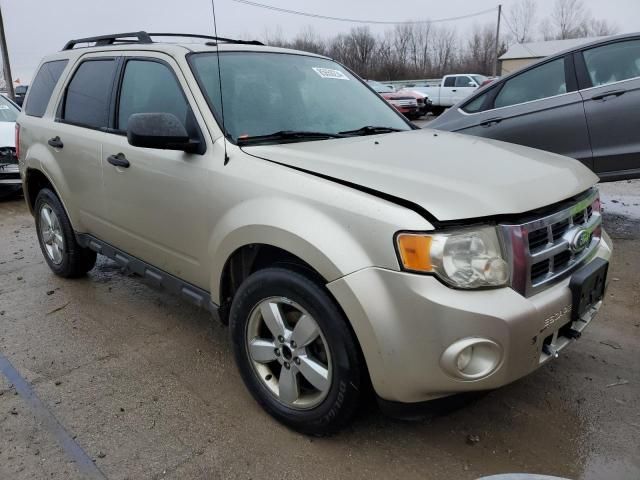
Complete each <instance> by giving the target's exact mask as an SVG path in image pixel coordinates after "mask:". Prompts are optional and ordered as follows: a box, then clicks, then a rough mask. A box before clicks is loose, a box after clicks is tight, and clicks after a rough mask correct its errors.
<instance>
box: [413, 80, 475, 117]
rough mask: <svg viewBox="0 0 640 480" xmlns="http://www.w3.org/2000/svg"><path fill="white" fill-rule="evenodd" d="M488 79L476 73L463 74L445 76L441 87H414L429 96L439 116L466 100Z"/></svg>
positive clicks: (434, 110) (433, 109)
mask: <svg viewBox="0 0 640 480" xmlns="http://www.w3.org/2000/svg"><path fill="white" fill-rule="evenodd" d="M486 79H487V77H485V76H484V75H478V74H475V73H461V74H458V75H445V76H444V77H443V78H442V80H441V81H440V85H438V86H435V87H413V88H412V90H416V91H418V92H420V93H423V94H425V95H427V96H428V97H429V98H430V99H431V102H432V104H433V108H432V111H433V112H434V113H435V114H436V115H438V114H440V113H442V112H444V110H445V109H446V108H449V107H451V106H453V105H455V104H456V103H458V102H460V101H462V100H464V99H465V98H467V97H468V96H469V95H471V94H472V93H473V92H474V91H476V89H477V88H478V87H479V86H480V85H482V83H483V82H484V81H485V80H486Z"/></svg>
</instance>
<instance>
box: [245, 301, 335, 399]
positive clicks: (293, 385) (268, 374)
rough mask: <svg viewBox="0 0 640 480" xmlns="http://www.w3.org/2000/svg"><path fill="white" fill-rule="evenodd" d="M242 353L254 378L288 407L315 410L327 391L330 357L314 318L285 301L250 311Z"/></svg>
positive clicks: (297, 306)
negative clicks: (244, 351) (252, 371)
mask: <svg viewBox="0 0 640 480" xmlns="http://www.w3.org/2000/svg"><path fill="white" fill-rule="evenodd" d="M246 342H247V345H246V347H247V353H248V355H249V359H250V360H251V363H252V365H253V369H254V372H255V374H256V375H257V376H258V378H259V379H260V381H261V382H262V384H263V385H264V386H265V387H266V388H267V389H268V390H269V392H271V394H272V395H273V396H274V397H275V398H276V399H277V400H278V401H279V402H280V403H282V404H283V405H285V406H286V407H289V408H293V409H298V410H306V409H310V408H314V407H315V406H317V405H319V404H320V403H321V402H322V401H323V400H324V399H325V397H326V396H327V394H328V393H329V389H330V386H331V356H330V352H329V347H328V344H327V341H326V339H325V337H324V335H323V334H322V332H321V330H320V327H319V326H318V323H317V322H316V321H315V319H314V318H313V317H312V316H311V315H310V314H309V313H308V312H307V311H305V309H304V308H302V307H301V306H300V305H298V304H297V303H295V302H293V301H292V300H289V299H287V298H285V297H271V298H267V299H265V300H263V301H261V302H260V303H259V304H258V305H256V306H255V307H254V309H253V310H252V312H251V315H250V317H249V322H248V323H247V332H246Z"/></svg>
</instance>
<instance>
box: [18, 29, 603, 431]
mask: <svg viewBox="0 0 640 480" xmlns="http://www.w3.org/2000/svg"><path fill="white" fill-rule="evenodd" d="M176 37H194V36H193V35H178V34H172V35H168V34H149V33H146V32H135V33H127V34H120V35H108V36H102V37H92V38H85V39H80V40H74V41H70V42H69V43H68V44H67V45H66V46H65V48H64V49H63V50H62V51H61V52H59V53H56V54H54V55H51V56H49V57H47V58H45V59H44V60H43V62H42V64H41V65H40V67H39V70H38V73H37V75H36V77H35V80H34V81H33V83H32V85H31V87H30V88H29V91H28V93H27V97H26V100H25V108H24V110H23V112H22V113H21V114H20V116H19V118H18V122H17V143H16V147H17V150H18V151H17V155H18V158H19V164H20V173H21V177H22V179H23V182H24V190H25V197H26V201H27V203H28V205H29V208H30V209H31V211H32V212H33V214H34V217H35V220H36V226H37V233H38V239H39V242H40V246H41V247H42V252H43V254H44V258H45V259H46V261H47V263H48V264H49V266H50V267H51V269H52V270H53V272H54V273H56V274H57V275H60V276H62V277H76V276H80V275H84V274H86V273H87V272H88V271H89V270H91V269H92V267H93V266H94V264H95V260H96V254H102V255H105V256H107V257H110V258H111V259H113V260H114V261H115V262H117V263H118V264H119V265H121V266H122V267H125V268H127V269H128V270H129V271H131V272H134V273H136V274H139V275H140V276H142V277H145V278H146V279H147V280H148V282H150V283H152V284H155V285H157V286H159V287H162V288H165V289H166V290H168V291H170V292H173V293H175V294H177V295H179V296H181V297H182V298H184V299H186V300H189V301H191V302H193V303H195V304H197V305H199V306H201V307H204V308H207V309H209V310H211V311H212V312H214V313H215V314H216V315H217V316H218V317H219V318H220V319H221V320H222V321H223V322H225V323H227V322H228V324H229V326H230V336H231V341H232V344H233V349H234V352H235V357H236V361H237V364H238V367H239V369H240V372H241V374H242V378H243V380H244V381H245V383H246V385H247V387H248V389H249V391H250V392H251V393H252V394H253V396H254V397H255V398H256V400H257V401H258V402H259V403H260V404H261V405H262V406H263V407H264V409H265V410H266V411H268V412H269V413H270V414H271V415H273V416H274V417H275V418H277V419H278V420H279V421H281V422H283V423H285V424H287V425H289V426H290V427H292V428H295V429H297V430H299V431H302V432H305V433H310V434H326V433H329V432H332V431H335V430H337V429H338V428H340V427H341V426H343V425H345V423H346V422H347V421H348V420H349V419H350V418H352V416H353V414H354V412H355V411H356V409H357V406H358V402H359V401H360V399H361V397H362V396H363V395H364V392H367V391H368V389H367V385H369V384H371V385H372V386H373V390H374V391H375V394H376V395H377V398H378V399H379V402H380V403H381V405H383V406H385V407H389V408H392V407H398V406H399V405H406V404H415V403H418V402H423V401H426V400H430V399H434V398H437V397H443V396H446V395H451V394H454V393H457V392H464V391H469V390H483V389H493V388H496V387H499V386H501V385H505V384H506V383H509V382H512V381H514V380H516V379H518V378H520V377H522V376H524V375H526V374H528V373H530V372H532V371H533V370H535V369H536V368H538V367H539V366H541V365H542V364H544V363H545V362H547V361H549V360H551V359H553V358H554V357H556V356H557V355H558V352H560V350H561V349H562V348H564V347H565V346H566V345H567V344H568V343H569V342H570V341H571V340H572V339H574V338H577V337H578V336H580V333H581V332H582V330H583V329H584V327H585V326H586V325H587V324H588V323H589V322H590V321H591V319H592V318H593V316H594V314H595V313H596V312H597V310H598V309H599V308H600V306H601V304H602V298H603V292H604V289H605V283H606V274H607V266H608V259H609V257H610V255H611V242H610V240H609V238H608V236H607V235H606V233H605V232H604V230H603V229H602V220H601V213H600V203H599V196H598V192H597V190H596V188H595V187H594V185H595V184H596V182H597V180H598V179H597V177H596V176H595V175H594V174H593V173H591V172H590V171H589V170H588V169H586V168H585V167H583V166H582V165H581V164H580V163H579V162H577V161H575V160H572V159H569V158H564V157H560V156H558V155H554V154H550V153H545V152H541V151H537V150H533V149H530V148H526V147H521V146H516V145H511V144H507V143H501V142H496V141H491V140H482V139H478V138H474V137H469V136H462V135H457V134H451V133H444V132H435V131H433V130H419V129H417V128H416V127H415V126H413V125H412V124H411V123H409V122H408V121H407V120H405V119H404V118H403V117H402V115H400V114H399V113H398V112H397V111H396V110H395V109H394V108H393V107H391V106H390V105H389V104H387V103H386V102H385V101H384V100H383V99H382V98H381V97H380V96H379V95H377V94H376V93H375V92H374V91H373V90H372V89H371V88H370V87H369V86H367V84H366V83H364V82H363V81H362V80H361V79H360V78H358V77H357V76H356V75H354V74H353V73H352V72H350V71H349V70H348V69H347V68H345V67H344V66H342V65H340V64H338V63H336V62H334V61H332V60H331V59H329V58H325V57H321V56H318V55H314V54H310V53H305V52H298V51H292V50H284V49H279V48H271V47H266V46H264V45H262V44H260V43H259V42H247V41H235V40H230V39H221V38H214V37H199V38H201V39H202V40H204V42H203V43H194V41H193V38H190V39H188V43H180V41H179V39H178V38H176ZM162 40H164V41H162ZM176 40H178V41H176Z"/></svg>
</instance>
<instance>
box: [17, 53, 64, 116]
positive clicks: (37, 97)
mask: <svg viewBox="0 0 640 480" xmlns="http://www.w3.org/2000/svg"><path fill="white" fill-rule="evenodd" d="M67 63H69V61H68V60H54V61H52V62H46V63H43V64H42V66H41V67H40V70H38V73H37V74H36V78H35V79H34V80H33V82H32V84H31V87H30V88H29V96H28V98H27V102H26V105H25V106H24V113H25V114H27V115H30V116H32V117H42V116H43V115H44V112H45V111H46V110H47V105H48V104H49V100H50V99H51V94H52V93H53V89H54V88H55V87H56V84H57V83H58V80H60V75H62V72H63V70H64V69H65V67H66V66H67ZM25 90H26V89H25Z"/></svg>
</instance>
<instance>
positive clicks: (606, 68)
mask: <svg viewBox="0 0 640 480" xmlns="http://www.w3.org/2000/svg"><path fill="white" fill-rule="evenodd" d="M583 56H584V62H585V64H586V66H587V71H588V72H589V77H590V78H591V84H592V85H593V86H594V87H599V86H600V85H607V84H608V83H614V82H620V81H622V80H628V79H630V78H636V77H640V40H631V41H627V42H617V43H612V44H609V45H603V46H601V47H596V48H592V49H590V50H586V51H584V52H583Z"/></svg>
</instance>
